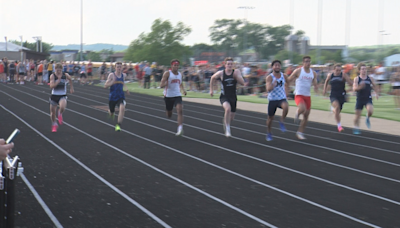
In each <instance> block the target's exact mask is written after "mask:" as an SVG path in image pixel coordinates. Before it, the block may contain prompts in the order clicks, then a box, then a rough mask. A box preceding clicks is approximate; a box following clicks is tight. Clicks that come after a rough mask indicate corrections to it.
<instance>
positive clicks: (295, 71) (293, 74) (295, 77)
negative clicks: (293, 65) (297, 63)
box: [288, 68, 301, 83]
mask: <svg viewBox="0 0 400 228" xmlns="http://www.w3.org/2000/svg"><path fill="white" fill-rule="evenodd" d="M300 69H301V68H298V69H296V70H294V71H293V73H292V74H291V75H290V76H289V77H288V83H291V82H293V81H294V80H296V79H297V78H298V77H299V74H300V73H299V72H300Z"/></svg>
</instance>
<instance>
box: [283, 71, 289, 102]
mask: <svg viewBox="0 0 400 228" xmlns="http://www.w3.org/2000/svg"><path fill="white" fill-rule="evenodd" d="M283 77H285V82H286V83H285V93H286V97H289V91H290V90H289V83H287V81H288V78H289V77H288V76H287V75H286V74H283Z"/></svg>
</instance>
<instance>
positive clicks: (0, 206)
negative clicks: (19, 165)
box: [0, 161, 6, 227]
mask: <svg viewBox="0 0 400 228" xmlns="http://www.w3.org/2000/svg"><path fill="white" fill-rule="evenodd" d="M3 170H4V172H3ZM5 170H6V169H5V168H4V162H3V161H0V227H6V220H5V217H6V213H5V212H6V207H5V206H6V205H5V199H6V190H5V179H4V178H5V177H4V175H5Z"/></svg>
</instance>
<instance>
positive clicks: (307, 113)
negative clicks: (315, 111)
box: [298, 109, 311, 133]
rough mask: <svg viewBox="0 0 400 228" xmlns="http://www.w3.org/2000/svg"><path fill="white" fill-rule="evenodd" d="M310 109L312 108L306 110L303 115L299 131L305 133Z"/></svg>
mask: <svg viewBox="0 0 400 228" xmlns="http://www.w3.org/2000/svg"><path fill="white" fill-rule="evenodd" d="M310 111H311V110H310V109H309V110H306V111H305V112H304V113H303V116H304V117H303V120H302V121H301V123H300V126H299V130H298V132H301V133H304V129H305V128H306V125H307V122H308V116H309V115H310Z"/></svg>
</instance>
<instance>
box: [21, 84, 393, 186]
mask: <svg viewBox="0 0 400 228" xmlns="http://www.w3.org/2000/svg"><path fill="white" fill-rule="evenodd" d="M14 90H15V89H14ZM15 91H19V92H21V93H25V94H27V95H29V96H31V97H34V98H36V99H39V100H42V101H44V99H41V98H38V97H36V96H34V95H32V94H30V93H26V92H23V91H20V90H15ZM73 96H76V95H73ZM78 97H79V96H78ZM79 98H82V99H86V100H89V101H92V102H97V103H99V104H103V105H107V104H105V103H102V102H100V101H96V100H92V99H89V98H84V97H79ZM70 102H73V101H70ZM84 106H85V105H84ZM85 107H86V106H85ZM126 111H131V112H136V113H140V114H143V115H147V116H149V115H150V116H153V117H156V118H159V119H163V120H165V118H161V117H158V116H154V115H151V114H148V113H143V112H139V111H134V110H130V109H126ZM168 121H171V122H173V121H172V120H168ZM185 126H189V127H192V128H195V129H199V130H203V131H207V132H210V133H213V134H219V135H223V134H221V133H219V132H215V131H211V130H208V129H204V128H200V127H196V126H193V125H189V124H185ZM232 138H236V139H238V140H241V141H245V142H248V143H252V144H256V145H259V146H262V147H267V148H271V149H275V150H279V151H282V152H285V153H289V154H293V155H297V156H300V157H304V158H308V159H311V160H314V161H318V162H321V163H325V164H329V165H332V166H336V167H340V168H343V169H348V170H351V171H355V172H359V173H362V174H366V175H369V176H373V177H377V178H381V179H384V180H389V181H393V182H396V183H400V180H397V179H393V178H389V177H385V176H381V175H377V174H374V173H370V172H366V171H362V170H359V169H355V168H351V167H348V166H344V165H340V164H337V163H333V162H328V161H325V160H321V159H318V158H314V157H311V156H307V155H303V154H300V153H296V152H293V151H289V150H285V149H281V148H278V147H273V146H269V145H265V144H261V143H257V142H253V141H250V140H246V139H242V138H237V137H232Z"/></svg>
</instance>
